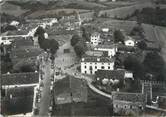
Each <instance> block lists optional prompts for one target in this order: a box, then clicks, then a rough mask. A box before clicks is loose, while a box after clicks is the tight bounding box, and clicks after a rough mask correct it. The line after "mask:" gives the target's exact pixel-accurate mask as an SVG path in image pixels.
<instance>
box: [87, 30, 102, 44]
mask: <svg viewBox="0 0 166 117" xmlns="http://www.w3.org/2000/svg"><path fill="white" fill-rule="evenodd" d="M90 42H91V44H93V45H94V46H96V45H99V44H101V42H102V40H101V38H100V33H98V32H94V33H92V34H91V36H90Z"/></svg>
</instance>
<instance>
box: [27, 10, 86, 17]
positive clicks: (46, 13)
mask: <svg viewBox="0 0 166 117" xmlns="http://www.w3.org/2000/svg"><path fill="white" fill-rule="evenodd" d="M60 11H64V12H66V14H70V13H73V12H74V11H77V12H79V13H84V12H89V10H84V9H52V10H37V11H34V12H33V13H32V14H30V15H28V17H30V18H37V17H40V16H49V15H55V14H58V13H59V12H60Z"/></svg>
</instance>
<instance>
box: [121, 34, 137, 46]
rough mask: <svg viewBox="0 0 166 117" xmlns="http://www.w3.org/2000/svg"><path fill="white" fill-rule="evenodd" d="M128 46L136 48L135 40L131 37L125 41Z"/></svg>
mask: <svg viewBox="0 0 166 117" xmlns="http://www.w3.org/2000/svg"><path fill="white" fill-rule="evenodd" d="M124 43H125V45H126V46H131V47H134V46H135V40H134V39H132V38H131V37H129V36H127V37H125V41H124Z"/></svg>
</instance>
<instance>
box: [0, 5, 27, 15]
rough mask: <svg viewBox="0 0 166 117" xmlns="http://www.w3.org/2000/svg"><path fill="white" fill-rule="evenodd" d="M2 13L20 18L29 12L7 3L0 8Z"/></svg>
mask: <svg viewBox="0 0 166 117" xmlns="http://www.w3.org/2000/svg"><path fill="white" fill-rule="evenodd" d="M0 9H1V10H0V13H3V12H4V13H6V14H9V15H14V16H20V15H21V14H23V13H25V12H27V11H28V10H23V9H21V7H20V6H17V5H13V4H10V3H8V2H5V4H3V5H1V8H0Z"/></svg>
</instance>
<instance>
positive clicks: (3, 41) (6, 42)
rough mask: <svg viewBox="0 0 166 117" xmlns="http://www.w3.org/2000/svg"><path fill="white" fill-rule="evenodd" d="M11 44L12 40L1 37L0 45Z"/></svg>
mask: <svg viewBox="0 0 166 117" xmlns="http://www.w3.org/2000/svg"><path fill="white" fill-rule="evenodd" d="M11 43H12V40H11V39H2V37H0V44H4V45H10V44H11Z"/></svg>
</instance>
